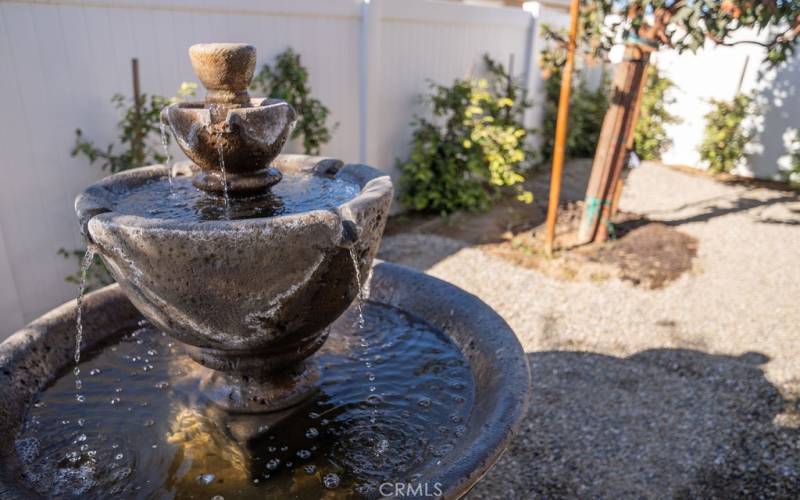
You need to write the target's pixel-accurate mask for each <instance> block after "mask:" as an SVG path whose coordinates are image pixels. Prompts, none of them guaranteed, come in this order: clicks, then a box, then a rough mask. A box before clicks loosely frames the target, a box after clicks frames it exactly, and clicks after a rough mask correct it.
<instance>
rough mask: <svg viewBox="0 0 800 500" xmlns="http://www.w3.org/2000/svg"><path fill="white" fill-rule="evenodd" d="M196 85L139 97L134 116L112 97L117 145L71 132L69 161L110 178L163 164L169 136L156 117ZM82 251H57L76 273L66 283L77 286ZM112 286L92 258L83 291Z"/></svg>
mask: <svg viewBox="0 0 800 500" xmlns="http://www.w3.org/2000/svg"><path fill="white" fill-rule="evenodd" d="M196 89H197V84H195V83H188V82H184V83H182V84H181V86H180V88H179V89H178V92H177V94H176V95H175V96H174V97H170V98H167V97H162V96H159V95H146V94H143V95H142V96H141V103H142V104H141V106H140V109H139V112H138V113H137V111H136V109H135V105H134V102H133V99H132V98H128V97H125V96H123V95H122V94H115V95H114V96H113V97H112V98H111V103H112V104H113V105H114V107H115V108H116V109H117V110H118V111H119V112H120V114H121V118H120V120H119V122H117V130H118V136H117V142H116V143H112V144H109V145H108V146H106V147H105V148H98V147H96V146H95V145H94V142H93V141H91V140H87V139H86V138H85V137H84V134H83V132H82V131H81V129H76V130H75V145H74V146H73V148H72V151H71V155H72V156H73V157H76V156H81V157H85V158H86V159H87V160H89V164H90V165H94V164H95V163H96V162H101V163H100V168H101V170H103V171H107V172H108V173H110V174H113V173H117V172H121V171H123V170H128V169H131V168H136V167H141V166H143V165H148V164H152V163H163V162H164V161H166V159H167V158H166V155H165V154H164V146H163V145H162V142H161V141H162V140H164V141H166V143H167V145H169V143H170V135H169V134H164V136H163V137H162V134H161V119H160V114H161V110H162V109H163V108H164V106H167V105H169V104H171V103H174V102H181V101H183V100H185V99H186V98H188V97H190V96H193V95H195V91H196ZM85 253H86V250H80V249H79V250H66V249H64V248H60V249H59V250H58V255H60V256H62V257H64V258H65V259H71V260H74V261H75V262H76V263H77V266H76V267H77V269H76V271H75V272H74V273H72V274H70V275H69V276H67V277H66V278H65V280H66V281H67V282H68V283H75V284H79V283H80V282H81V274H82V271H83V270H82V269H81V264H82V261H83V256H84V254H85ZM113 282H114V279H113V278H112V277H111V273H109V272H108V269H106V267H105V265H103V262H102V261H101V260H100V259H99V258H98V257H97V256H95V258H94V261H93V263H92V266H91V267H90V268H89V269H88V270H87V273H86V291H92V290H96V289H98V288H101V287H103V286H106V285H109V284H111V283H113Z"/></svg>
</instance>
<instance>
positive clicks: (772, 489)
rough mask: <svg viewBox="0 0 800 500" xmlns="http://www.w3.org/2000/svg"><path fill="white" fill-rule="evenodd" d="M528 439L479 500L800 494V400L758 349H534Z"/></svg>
mask: <svg viewBox="0 0 800 500" xmlns="http://www.w3.org/2000/svg"><path fill="white" fill-rule="evenodd" d="M528 359H529V361H530V363H531V368H532V377H533V390H532V394H531V404H530V407H529V413H528V416H527V418H526V420H525V422H524V423H523V429H522V431H521V432H520V435H519V436H518V437H517V438H516V439H515V440H514V441H513V442H512V443H511V446H510V447H509V449H508V451H507V452H506V454H505V455H504V456H503V457H502V458H501V460H500V462H499V463H498V464H497V466H496V467H495V468H494V469H492V471H490V473H489V474H488V475H487V476H486V478H485V479H484V480H483V481H482V482H480V483H479V484H478V485H477V486H476V487H475V489H474V490H473V491H472V492H471V494H470V498H481V499H483V498H574V497H584V498H586V497H593V498H665V497H673V498H676V497H677V498H697V497H703V498H726V499H727V498H754V497H762V498H798V496H800V429H798V425H800V418H799V417H800V415H798V414H799V412H800V407H798V401H797V400H788V399H787V398H785V397H783V396H782V395H781V393H780V392H779V391H778V389H777V388H776V387H775V386H773V385H772V384H770V382H769V381H767V379H766V378H765V377H764V374H763V371H762V370H761V368H760V365H762V364H764V363H766V362H767V361H768V358H767V357H766V356H764V355H763V354H759V353H747V354H743V355H741V356H738V357H731V356H718V355H711V354H706V353H703V352H700V351H694V350H683V349H654V350H648V351H644V352H641V353H638V354H635V355H633V356H630V357H628V358H616V357H612V356H605V355H600V354H594V353H582V352H566V351H549V352H536V353H530V354H528Z"/></svg>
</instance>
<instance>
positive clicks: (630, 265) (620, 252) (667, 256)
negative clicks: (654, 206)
mask: <svg viewBox="0 0 800 500" xmlns="http://www.w3.org/2000/svg"><path fill="white" fill-rule="evenodd" d="M696 255H697V240H696V239H695V238H693V237H691V236H689V235H687V234H684V233H681V232H680V231H676V230H675V229H673V228H671V227H669V226H667V225H665V224H660V223H657V222H651V223H649V224H645V225H643V226H641V227H638V228H636V229H634V230H633V231H631V232H629V233H627V234H626V235H625V236H624V237H622V238H621V239H619V240H617V241H614V242H612V243H611V244H610V245H606V246H605V247H603V248H599V249H598V251H597V253H596V256H597V258H598V260H599V261H601V262H607V263H610V264H613V265H616V266H617V267H618V268H619V271H620V277H621V278H622V279H625V280H628V281H631V282H632V283H634V284H637V285H638V284H644V285H646V286H647V287H649V288H661V287H662V286H664V284H666V283H668V282H670V281H674V280H675V279H677V278H678V277H679V276H680V275H681V274H683V273H685V272H686V271H688V270H690V269H691V268H692V259H694V257H695V256H696Z"/></svg>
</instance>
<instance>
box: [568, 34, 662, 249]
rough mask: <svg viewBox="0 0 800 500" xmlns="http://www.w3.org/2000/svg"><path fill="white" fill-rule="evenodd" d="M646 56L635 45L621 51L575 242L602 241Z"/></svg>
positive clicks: (645, 51)
mask: <svg viewBox="0 0 800 500" xmlns="http://www.w3.org/2000/svg"><path fill="white" fill-rule="evenodd" d="M649 59H650V54H649V51H648V50H643V49H641V48H640V47H639V46H637V45H628V46H627V47H626V48H625V58H624V60H623V62H621V63H620V64H619V66H618V67H617V70H616V72H615V74H614V82H613V91H612V95H611V101H610V105H609V108H608V111H607V112H606V115H605V118H604V119H603V128H602V129H601V131H600V137H599V139H598V143H597V149H596V152H595V156H594V163H593V164H592V173H591V176H590V177H589V185H588V186H587V188H586V198H585V202H584V209H583V215H582V217H581V224H580V228H579V230H578V243H579V244H584V243H591V242H593V241H596V240H598V239H599V240H601V241H602V240H604V239H605V238H606V237H607V236H608V226H609V224H610V217H611V214H612V204H613V201H614V197H615V195H616V196H618V195H619V192H618V190H621V185H620V180H621V175H622V168H623V167H624V164H625V158H626V156H627V151H628V144H629V141H630V137H631V135H632V134H633V129H634V127H635V125H636V115H637V112H638V102H639V96H640V94H641V92H642V90H643V80H644V79H645V78H646V76H647V67H648V64H649Z"/></svg>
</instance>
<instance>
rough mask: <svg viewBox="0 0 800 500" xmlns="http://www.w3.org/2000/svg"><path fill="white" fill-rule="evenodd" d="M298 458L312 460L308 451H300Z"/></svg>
mask: <svg viewBox="0 0 800 500" xmlns="http://www.w3.org/2000/svg"><path fill="white" fill-rule="evenodd" d="M297 456H298V457H299V458H302V459H303V460H307V459H309V458H311V452H310V451H308V450H300V451H298V452H297Z"/></svg>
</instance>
